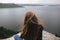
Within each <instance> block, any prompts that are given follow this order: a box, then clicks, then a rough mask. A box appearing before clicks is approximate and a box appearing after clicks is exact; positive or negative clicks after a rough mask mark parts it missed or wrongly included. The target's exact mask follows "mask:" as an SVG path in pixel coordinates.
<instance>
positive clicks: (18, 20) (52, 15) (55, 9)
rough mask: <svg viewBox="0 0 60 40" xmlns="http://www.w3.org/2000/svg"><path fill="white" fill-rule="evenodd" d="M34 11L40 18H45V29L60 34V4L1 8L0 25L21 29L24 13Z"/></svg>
mask: <svg viewBox="0 0 60 40" xmlns="http://www.w3.org/2000/svg"><path fill="white" fill-rule="evenodd" d="M27 11H33V12H34V13H35V14H36V15H37V17H38V18H39V19H42V20H44V24H45V26H46V27H44V30H46V31H48V32H51V33H53V34H57V35H60V32H59V31H60V6H24V7H23V8H0V26H4V27H5V28H7V29H11V30H14V31H19V29H20V27H22V25H23V20H24V15H25V12H27Z"/></svg>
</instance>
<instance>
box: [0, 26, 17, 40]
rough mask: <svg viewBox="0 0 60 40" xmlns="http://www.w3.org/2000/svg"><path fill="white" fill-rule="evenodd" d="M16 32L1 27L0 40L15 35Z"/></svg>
mask: <svg viewBox="0 0 60 40" xmlns="http://www.w3.org/2000/svg"><path fill="white" fill-rule="evenodd" d="M16 33H17V32H15V31H12V30H9V29H6V28H4V27H3V26H1V27H0V39H4V38H8V37H11V36H13V35H14V34H16Z"/></svg>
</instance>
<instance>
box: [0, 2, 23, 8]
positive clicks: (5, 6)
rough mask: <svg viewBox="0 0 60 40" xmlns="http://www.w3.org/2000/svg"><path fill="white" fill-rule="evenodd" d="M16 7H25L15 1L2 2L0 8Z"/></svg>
mask: <svg viewBox="0 0 60 40" xmlns="http://www.w3.org/2000/svg"><path fill="white" fill-rule="evenodd" d="M15 7H23V6H20V5H17V4H13V3H0V8H15Z"/></svg>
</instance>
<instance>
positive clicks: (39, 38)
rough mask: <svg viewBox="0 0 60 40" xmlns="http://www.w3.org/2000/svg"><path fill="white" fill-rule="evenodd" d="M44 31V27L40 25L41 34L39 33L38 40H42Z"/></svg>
mask: <svg viewBox="0 0 60 40" xmlns="http://www.w3.org/2000/svg"><path fill="white" fill-rule="evenodd" d="M42 31H43V26H42V25H39V32H38V39H37V40H42Z"/></svg>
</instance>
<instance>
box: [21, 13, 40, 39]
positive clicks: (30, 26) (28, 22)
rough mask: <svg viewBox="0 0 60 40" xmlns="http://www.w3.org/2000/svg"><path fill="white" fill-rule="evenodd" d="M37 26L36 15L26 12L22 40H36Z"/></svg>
mask: <svg viewBox="0 0 60 40" xmlns="http://www.w3.org/2000/svg"><path fill="white" fill-rule="evenodd" d="M38 25H39V22H38V18H37V17H36V15H35V14H34V13H33V12H27V13H26V15H25V20H24V26H23V29H22V31H21V32H22V34H21V37H22V38H24V40H37V34H38Z"/></svg>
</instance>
